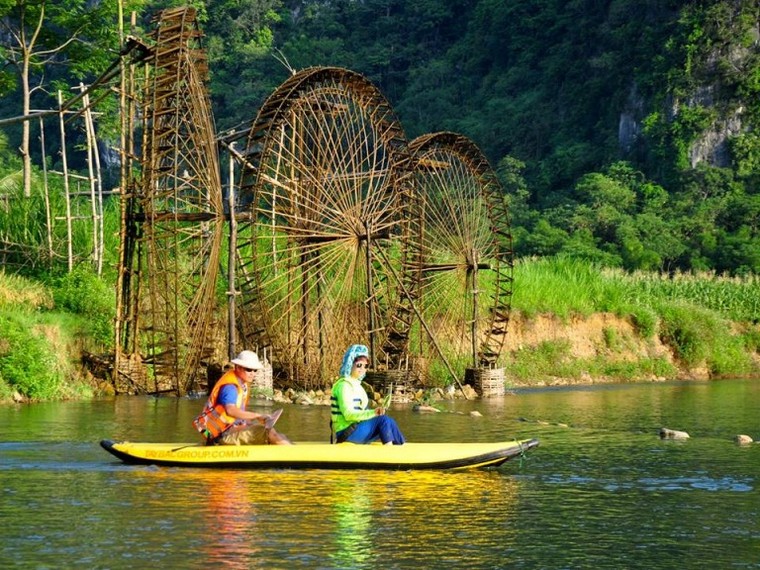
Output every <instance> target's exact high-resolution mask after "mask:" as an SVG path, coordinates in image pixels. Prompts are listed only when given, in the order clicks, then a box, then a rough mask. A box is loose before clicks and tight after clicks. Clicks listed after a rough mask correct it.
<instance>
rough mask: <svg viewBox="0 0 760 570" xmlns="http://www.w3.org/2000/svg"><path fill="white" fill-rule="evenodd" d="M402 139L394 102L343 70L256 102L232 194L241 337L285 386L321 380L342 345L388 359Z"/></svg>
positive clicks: (398, 254)
mask: <svg viewBox="0 0 760 570" xmlns="http://www.w3.org/2000/svg"><path fill="white" fill-rule="evenodd" d="M405 150H406V139H405V137H404V133H403V131H402V128H401V126H400V125H399V123H398V121H397V120H396V117H395V115H394V113H393V111H392V109H391V106H390V105H389V104H388V102H387V101H386V100H385V98H384V97H383V96H382V95H381V94H380V92H379V91H378V90H377V89H376V88H375V87H374V86H373V85H372V83H370V82H369V81H368V80H367V79H365V78H364V77H362V76H361V75H359V74H357V73H355V72H351V71H348V70H344V69H338V68H309V69H305V70H303V71H301V72H299V73H296V74H295V75H293V76H292V77H290V78H289V79H288V80H286V81H285V82H284V83H283V84H282V85H281V86H280V87H279V88H278V89H277V90H276V91H275V92H274V93H273V94H272V95H271V96H270V97H269V98H268V99H267V101H266V102H265V103H264V105H263V107H262V108H261V110H260V111H259V113H258V116H257V118H256V121H255V122H254V124H253V126H252V128H251V130H250V132H249V135H248V140H247V145H246V150H245V153H244V155H245V160H246V164H245V167H244V169H243V172H242V178H241V184H240V196H239V198H238V200H239V202H240V203H242V204H243V205H244V206H243V207H244V209H245V210H247V211H248V212H250V222H249V223H247V224H246V223H241V224H240V226H239V238H238V243H239V246H238V251H237V254H238V257H239V260H240V268H239V271H238V279H239V280H240V284H239V286H238V289H239V290H240V291H241V302H240V303H238V307H239V311H238V325H239V328H240V333H241V345H244V346H245V347H246V348H258V349H259V350H261V349H262V348H264V347H271V348H272V351H271V354H272V355H273V358H274V364H275V372H276V374H277V375H278V376H279V377H281V378H286V379H287V380H288V383H289V384H290V385H295V386H304V387H311V386H318V385H324V384H326V383H329V382H330V380H331V378H332V377H334V376H335V374H337V371H338V369H339V367H340V361H341V357H342V355H343V352H344V351H345V349H346V347H347V346H348V345H350V344H354V343H364V344H367V345H368V346H369V347H370V349H371V351H372V357H373V362H376V363H379V362H382V361H383V360H384V359H385V356H384V355H383V354H381V347H383V346H386V344H387V343H386V339H385V337H386V334H387V327H386V326H385V323H386V322H387V321H388V320H389V312H390V311H391V310H392V308H393V307H394V306H395V304H396V300H397V299H398V286H397V284H396V282H395V281H394V280H393V278H392V276H391V275H390V272H389V270H388V267H387V263H398V266H399V269H400V267H401V264H402V258H403V256H404V252H403V251H401V250H400V249H399V245H400V244H401V243H402V242H401V241H399V240H397V239H393V238H394V235H397V234H398V233H399V232H400V231H401V229H402V228H403V223H402V215H401V214H402V210H403V196H402V192H401V191H400V190H399V188H398V185H397V182H398V178H399V176H400V173H401V172H403V171H404V170H405V165H406V164H407V162H408V155H407V154H406V152H405ZM380 254H382V255H380Z"/></svg>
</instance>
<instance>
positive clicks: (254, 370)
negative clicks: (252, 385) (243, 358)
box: [243, 366, 258, 372]
mask: <svg viewBox="0 0 760 570" xmlns="http://www.w3.org/2000/svg"><path fill="white" fill-rule="evenodd" d="M243 370H245V371H246V372H256V370H258V369H257V368H246V367H245V366H243Z"/></svg>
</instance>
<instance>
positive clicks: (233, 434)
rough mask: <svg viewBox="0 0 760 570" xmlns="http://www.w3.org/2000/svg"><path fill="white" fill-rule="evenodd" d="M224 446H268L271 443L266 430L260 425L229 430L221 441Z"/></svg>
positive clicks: (254, 424)
mask: <svg viewBox="0 0 760 570" xmlns="http://www.w3.org/2000/svg"><path fill="white" fill-rule="evenodd" d="M219 442H220V443H221V444H222V445H266V444H267V443H269V437H268V435H267V430H266V428H265V427H264V426H263V425H261V424H260V423H258V422H257V423H253V424H250V425H246V426H242V427H232V428H230V429H228V430H227V431H226V432H224V434H222V437H221V438H220V439H219Z"/></svg>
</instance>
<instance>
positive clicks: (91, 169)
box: [79, 83, 100, 275]
mask: <svg viewBox="0 0 760 570" xmlns="http://www.w3.org/2000/svg"><path fill="white" fill-rule="evenodd" d="M79 90H80V91H81V92H83V93H84V91H85V88H84V84H83V83H80V84H79ZM82 111H84V127H85V128H84V130H85V134H86V135H87V173H88V175H89V176H88V183H89V185H90V211H91V213H92V260H93V262H94V263H95V266H96V267H98V266H100V249H99V244H100V232H99V216H98V199H97V190H96V187H97V185H96V183H95V158H94V156H93V154H94V153H95V152H97V151H96V150H95V149H94V148H93V140H92V131H91V129H90V121H91V119H92V118H91V115H90V97H89V95H85V96H84V97H82ZM98 275H100V272H98Z"/></svg>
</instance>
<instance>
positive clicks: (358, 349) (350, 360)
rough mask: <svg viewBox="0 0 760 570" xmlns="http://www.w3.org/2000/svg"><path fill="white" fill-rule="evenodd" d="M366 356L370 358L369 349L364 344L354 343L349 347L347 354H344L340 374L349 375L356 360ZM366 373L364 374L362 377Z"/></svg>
mask: <svg viewBox="0 0 760 570" xmlns="http://www.w3.org/2000/svg"><path fill="white" fill-rule="evenodd" d="M360 356H364V357H366V358H367V360H369V349H368V348H367V347H366V346H364V345H363V344H352V345H351V346H349V347H348V350H347V351H346V354H344V355H343V364H341V365H340V375H341V376H349V375H350V374H351V368H353V366H354V360H356V359H357V358H359V357H360ZM363 377H364V374H362V378H363Z"/></svg>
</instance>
